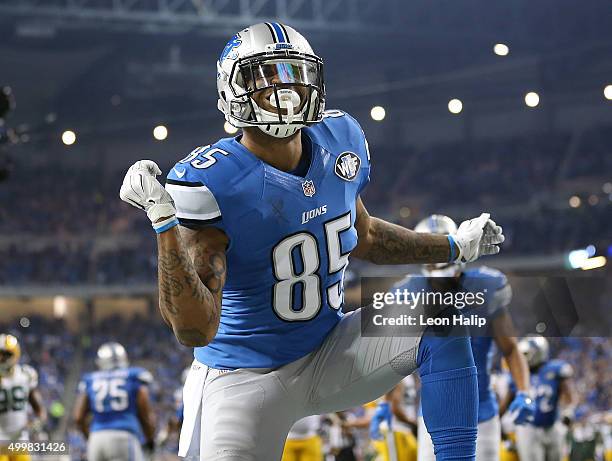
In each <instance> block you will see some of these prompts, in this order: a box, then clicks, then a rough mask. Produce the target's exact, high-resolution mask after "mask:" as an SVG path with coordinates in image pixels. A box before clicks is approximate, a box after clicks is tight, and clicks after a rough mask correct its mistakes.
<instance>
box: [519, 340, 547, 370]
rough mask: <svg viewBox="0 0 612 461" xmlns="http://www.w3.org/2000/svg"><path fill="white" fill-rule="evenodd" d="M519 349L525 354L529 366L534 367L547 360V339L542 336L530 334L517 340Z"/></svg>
mask: <svg viewBox="0 0 612 461" xmlns="http://www.w3.org/2000/svg"><path fill="white" fill-rule="evenodd" d="M518 347H519V350H520V351H521V352H522V353H523V355H524V356H525V359H526V360H527V363H528V364H529V368H536V367H539V366H540V365H542V364H543V363H544V362H546V361H547V360H548V355H549V346H548V340H547V339H546V338H545V337H544V336H540V335H530V336H527V337H525V338H523V339H521V340H520V341H519V344H518Z"/></svg>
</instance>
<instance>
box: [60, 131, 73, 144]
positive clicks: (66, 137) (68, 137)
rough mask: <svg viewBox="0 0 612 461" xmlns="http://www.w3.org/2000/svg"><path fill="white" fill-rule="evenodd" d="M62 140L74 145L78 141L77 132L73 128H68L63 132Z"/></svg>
mask: <svg viewBox="0 0 612 461" xmlns="http://www.w3.org/2000/svg"><path fill="white" fill-rule="evenodd" d="M62 142H63V143H64V144H66V145H67V146H72V145H73V144H74V143H75V142H76V133H75V132H74V131H72V130H66V131H64V132H63V133H62Z"/></svg>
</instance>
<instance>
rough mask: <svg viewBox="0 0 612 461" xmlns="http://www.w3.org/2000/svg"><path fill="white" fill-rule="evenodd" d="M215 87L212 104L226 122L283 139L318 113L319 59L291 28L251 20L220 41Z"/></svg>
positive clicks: (321, 103)
mask: <svg viewBox="0 0 612 461" xmlns="http://www.w3.org/2000/svg"><path fill="white" fill-rule="evenodd" d="M217 91H218V93H219V101H218V104H217V107H218V109H219V110H220V111H221V112H223V114H224V115H225V119H226V120H227V121H228V122H229V123H230V124H232V125H234V126H235V127H238V128H242V127H249V126H256V127H258V128H259V129H260V130H262V131H263V132H264V133H266V134H268V135H270V136H274V137H276V138H286V137H289V136H291V135H293V134H294V133H296V132H297V131H298V130H299V129H301V128H303V127H305V126H308V125H310V124H313V123H317V122H320V121H321V120H322V118H323V110H324V108H325V85H324V83H323V61H322V60H321V58H319V57H318V56H317V55H316V54H314V51H313V50H312V48H311V46H310V44H309V43H308V41H307V40H306V39H305V38H304V37H303V36H302V35H301V34H300V33H299V32H297V31H296V30H295V29H293V28H292V27H289V26H286V25H283V24H280V23H276V22H266V23H260V24H255V25H253V26H250V27H247V28H246V29H244V30H242V31H240V32H238V33H237V34H236V35H234V36H233V37H232V38H231V39H230V41H229V42H228V43H227V45H225V48H224V49H223V51H222V53H221V56H220V57H219V60H218V61H217Z"/></svg>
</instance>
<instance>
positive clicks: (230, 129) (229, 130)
mask: <svg viewBox="0 0 612 461" xmlns="http://www.w3.org/2000/svg"><path fill="white" fill-rule="evenodd" d="M223 129H224V130H225V132H226V133H227V134H236V133H238V128H236V127H235V126H234V125H232V124H231V123H230V122H225V123H224V124H223Z"/></svg>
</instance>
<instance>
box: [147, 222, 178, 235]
mask: <svg viewBox="0 0 612 461" xmlns="http://www.w3.org/2000/svg"><path fill="white" fill-rule="evenodd" d="M178 224H179V222H178V219H176V218H174V219H173V220H172V221H170V222H169V223H167V224H164V225H163V226H161V227H154V228H153V229H154V230H155V232H157V233H158V234H161V233H162V232H166V231H167V230H168V229H172V228H173V227H174V226H178Z"/></svg>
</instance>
